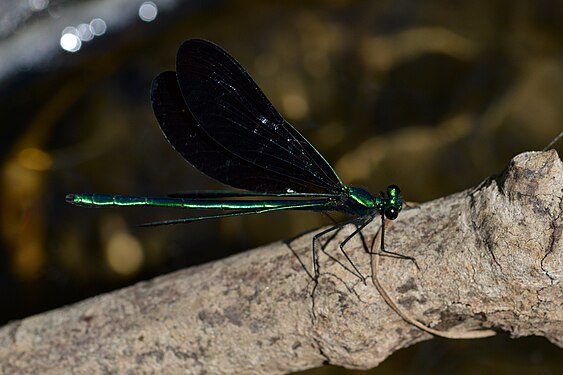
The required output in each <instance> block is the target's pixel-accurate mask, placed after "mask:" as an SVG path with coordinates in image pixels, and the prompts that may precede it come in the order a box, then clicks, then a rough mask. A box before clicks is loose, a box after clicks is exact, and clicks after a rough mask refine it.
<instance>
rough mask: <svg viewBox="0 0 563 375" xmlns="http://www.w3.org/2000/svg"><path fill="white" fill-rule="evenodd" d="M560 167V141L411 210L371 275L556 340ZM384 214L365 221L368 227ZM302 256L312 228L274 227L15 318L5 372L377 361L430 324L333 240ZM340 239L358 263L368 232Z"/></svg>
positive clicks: (273, 369) (446, 316)
mask: <svg viewBox="0 0 563 375" xmlns="http://www.w3.org/2000/svg"><path fill="white" fill-rule="evenodd" d="M562 187H563V171H562V165H561V160H560V159H559V157H558V155H557V153H556V152H555V151H549V152H529V153H525V154H521V155H518V156H517V157H515V158H514V159H513V160H512V162H511V163H510V165H509V167H508V169H507V170H506V171H505V172H504V173H502V174H501V175H500V176H498V177H495V178H491V179H489V180H488V181H486V182H485V183H483V184H482V185H481V186H480V187H478V188H477V189H474V190H473V191H472V190H467V191H464V192H461V193H458V194H454V195H451V196H448V197H445V198H442V199H438V200H435V201H432V202H429V203H425V204H423V205H420V206H418V207H416V208H413V209H409V210H405V211H403V212H402V213H401V215H400V217H399V218H398V219H397V220H396V221H395V222H394V224H393V225H392V226H390V227H389V228H388V231H387V233H386V246H387V248H388V249H390V250H391V249H392V250H393V251H396V252H400V253H402V254H405V255H409V256H413V257H415V258H416V260H417V263H418V265H419V266H420V270H417V269H416V267H415V266H414V265H413V263H412V262H410V261H405V260H402V259H396V258H391V257H382V258H381V261H380V267H379V273H378V277H379V280H381V281H382V282H383V283H384V284H385V285H386V286H387V288H389V289H388V290H387V291H388V293H389V295H390V297H391V298H392V299H393V300H394V301H396V302H397V304H398V305H399V306H400V307H401V308H402V309H404V310H408V312H409V314H411V315H413V316H414V317H416V319H417V320H419V321H421V322H423V323H424V324H426V325H428V326H431V327H433V328H434V329H440V330H448V329H450V328H452V327H455V329H456V330H471V329H475V328H480V327H487V328H494V329H496V330H503V331H508V332H510V333H511V334H512V335H513V336H514V337H519V336H526V335H540V336H545V337H547V338H548V339H549V340H550V341H551V342H553V343H554V344H556V345H558V346H560V347H563V311H562V309H561V296H562V295H563V293H562V290H561V284H560V279H561V275H562V274H563V266H562V262H563V260H562V259H563V258H562V252H563V246H562V244H561V232H562V227H563V225H562V222H563V217H562V213H561V212H562V205H563V194H562ZM378 225H379V222H374V223H373V224H370V225H369V226H368V227H367V228H366V229H365V230H364V232H363V233H364V236H366V237H367V238H368V241H369V240H371V238H372V237H373V236H374V233H375V231H376V229H377V227H378ZM352 229H353V227H352V226H348V227H346V228H345V229H344V230H343V231H342V233H340V234H339V236H338V237H337V238H335V239H334V240H333V241H332V242H330V244H329V245H328V246H327V250H326V252H327V253H328V254H330V255H331V256H332V257H334V258H336V259H338V260H339V261H340V262H341V263H342V264H339V263H338V262H335V261H334V260H333V259H331V258H330V257H329V256H327V255H326V254H324V253H322V252H321V253H320V256H319V258H320V272H321V276H320V278H319V283H318V285H317V286H316V287H315V283H314V282H313V281H312V280H311V278H310V277H309V276H308V275H307V273H306V272H305V270H304V268H303V266H302V265H301V263H300V261H302V262H303V264H305V265H306V266H307V268H308V269H309V270H310V269H311V267H310V263H311V253H310V251H311V250H310V249H311V239H312V235H313V233H311V234H307V235H303V236H301V237H299V238H297V239H296V240H294V241H292V242H291V243H290V245H291V249H292V250H293V251H292V250H290V248H289V247H288V246H287V244H286V243H281V242H279V243H274V244H271V245H269V246H265V247H263V248H259V249H255V250H252V251H248V252H245V253H242V254H239V255H236V256H233V257H230V258H227V259H223V260H220V261H217V262H214V263H209V264H206V265H203V266H199V267H194V268H190V269H185V270H182V271H179V272H175V273H172V274H169V275H166V276H162V277H159V278H156V279H154V280H151V281H147V282H142V283H139V284H137V285H134V286H131V287H128V288H125V289H122V290H119V291H116V292H112V293H108V294H104V295H101V296H98V297H94V298H91V299H88V300H86V301H83V302H80V303H77V304H75V305H72V306H68V307H64V308H61V309H57V310H54V311H51V312H47V313H44V314H40V315H37V316H33V317H30V318H27V319H24V320H22V321H16V322H12V323H10V324H8V325H7V326H5V327H3V328H1V329H0V372H1V373H11V374H17V373H57V374H58V373H67V372H75V373H88V374H91V373H102V372H117V373H125V372H126V371H132V372H135V373H141V372H143V373H179V372H182V373H203V372H206V373H213V374H220V373H226V374H233V373H242V374H250V373H254V374H262V373H268V374H270V373H288V372H292V371H297V370H302V369H307V368H312V367H317V366H320V365H322V364H323V363H332V364H338V365H341V366H346V367H350V368H371V367H374V366H377V365H378V364H379V363H380V362H381V361H383V360H384V359H385V358H386V357H387V356H389V355H390V354H392V353H393V352H394V351H396V350H398V349H400V348H402V347H405V346H409V345H412V344H414V343H416V342H419V341H422V340H427V339H430V338H432V336H431V335H429V334H428V333H426V332H423V331H421V330H419V329H417V328H415V327H414V326H412V325H409V324H407V323H405V321H404V320H403V319H401V317H399V316H398V315H397V314H396V313H395V312H394V311H393V310H391V309H390V308H389V307H388V305H387V304H386V303H385V302H384V300H383V299H382V298H381V296H380V294H379V293H378V292H377V290H376V288H375V287H374V286H373V285H372V284H371V283H370V282H368V283H367V284H364V283H362V282H361V281H360V280H359V279H358V277H356V276H354V275H353V274H352V273H350V272H348V271H347V270H346V269H344V268H343V266H342V265H346V262H345V260H344V258H343V256H342V254H340V253H339V251H338V247H337V246H338V243H339V242H340V241H341V240H342V239H343V238H344V236H346V235H347V234H349V233H351V231H352ZM347 252H348V253H349V254H350V256H351V257H352V259H353V261H354V263H355V264H356V265H357V266H358V268H359V269H360V271H361V272H362V273H363V274H364V275H370V274H371V273H370V262H369V255H368V254H366V253H365V252H364V251H363V250H362V245H361V241H359V239H358V238H357V237H356V238H355V239H354V240H352V241H351V242H350V243H349V245H348V247H347Z"/></svg>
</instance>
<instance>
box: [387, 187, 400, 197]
mask: <svg viewBox="0 0 563 375" xmlns="http://www.w3.org/2000/svg"><path fill="white" fill-rule="evenodd" d="M392 191H395V195H399V194H401V189H400V188H399V187H398V186H397V185H389V186H387V194H391V192H392Z"/></svg>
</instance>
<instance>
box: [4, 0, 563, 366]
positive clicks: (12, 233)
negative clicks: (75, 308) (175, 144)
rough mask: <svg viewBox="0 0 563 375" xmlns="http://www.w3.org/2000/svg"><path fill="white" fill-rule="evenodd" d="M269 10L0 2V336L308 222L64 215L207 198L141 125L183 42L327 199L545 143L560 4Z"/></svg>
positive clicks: (460, 180)
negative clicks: (317, 164)
mask: <svg viewBox="0 0 563 375" xmlns="http://www.w3.org/2000/svg"><path fill="white" fill-rule="evenodd" d="M281 3H282V2H273V1H262V2H255V1H219V0H216V1H203V0H201V1H187V0H186V1H180V0H177V1H176V0H161V1H157V0H153V2H143V1H135V0H91V1H67V0H50V1H49V0H4V1H3V2H2V3H0V119H1V120H0V121H1V123H2V126H1V128H0V151H1V156H2V160H1V162H2V164H1V179H0V207H1V221H2V224H1V227H0V228H1V232H0V233H1V241H0V246H1V247H0V291H1V293H2V295H1V298H2V306H1V308H0V324H5V323H6V322H8V321H10V320H13V319H21V318H24V317H26V316H29V315H32V314H36V313H39V312H42V311H46V310H49V309H53V308H56V307H59V306H63V305H66V304H69V303H72V302H75V301H79V300H82V299H84V298H87V297H89V296H93V295H97V294H99V293H102V292H106V291H111V290H115V289H117V288H120V287H123V286H126V285H131V284H133V283H135V282H136V281H139V280H145V279H149V278H152V277H154V276H157V275H161V274H165V273H169V272H171V271H173V270H176V269H180V268H183V267H188V266H190V265H194V264H199V263H202V262H206V261H210V260H213V259H219V258H222V257H225V256H228V255H230V254H234V253H236V252H239V251H243V250H245V249H249V248H253V247H255V246H258V245H261V244H266V243H269V242H272V241H277V240H280V239H287V238H290V237H292V236H294V235H296V234H299V233H301V232H303V231H305V230H308V229H312V228H315V227H318V226H321V225H323V224H326V221H325V220H324V219H323V217H322V216H321V215H317V214H310V213H275V214H269V215H261V216H257V217H241V218H232V219H226V220H221V221H209V222H201V223H195V224H191V225H177V226H168V227H158V228H139V227H137V226H136V225H137V224H140V223H145V222H150V221H155V220H162V219H166V218H174V217H182V215H183V214H185V213H183V212H178V211H170V210H166V209H149V208H144V209H142V208H128V209H127V208H123V209H83V208H78V207H74V206H70V205H68V204H65V202H64V196H65V194H67V193H73V192H74V193H79V192H98V193H116V194H130V195H131V194H138V195H146V194H152V195H162V194H166V193H171V192H181V191H186V190H190V189H213V188H219V187H220V186H219V184H218V183H216V182H214V181H212V180H210V179H209V178H207V177H205V176H203V175H202V174H201V173H199V172H198V171H197V170H195V169H194V168H192V167H190V166H189V165H188V164H187V163H186V162H185V161H183V160H182V158H181V157H180V156H179V155H177V154H176V153H175V151H174V150H173V149H172V148H171V147H170V145H169V144H168V143H167V141H166V140H165V138H164V137H163V136H162V134H161V132H160V129H159V128H158V125H157V122H156V119H155V117H154V116H153V114H152V110H151V107H150V101H149V88H150V84H151V80H152V79H153V77H155V76H156V75H157V74H158V73H159V72H161V71H163V70H170V69H174V62H175V56H176V50H177V48H178V47H179V46H180V44H181V42H182V41H184V40H185V39H189V38H194V37H198V38H204V39H208V40H211V41H213V42H215V43H217V44H219V45H220V46H222V47H223V48H225V49H227V50H228V51H229V52H230V53H231V54H232V55H233V56H234V57H235V58H236V59H237V60H239V61H240V62H241V64H242V65H243V66H244V67H246V69H247V70H248V71H249V73H250V74H251V75H252V76H253V78H254V79H255V80H256V81H257V83H258V84H259V85H260V87H261V88H262V89H263V90H264V92H265V93H266V95H267V96H268V97H269V98H270V100H271V101H272V102H273V103H274V105H275V106H276V107H277V108H278V109H279V110H280V112H281V113H282V114H283V115H284V116H285V117H286V118H287V119H288V120H289V121H290V122H291V123H293V124H294V125H295V126H296V128H297V129H298V130H299V131H301V132H302V133H303V134H304V135H305V136H306V137H307V138H308V139H309V140H310V141H311V142H312V143H313V144H314V145H315V146H316V147H317V148H318V149H319V151H320V152H321V153H322V154H323V155H325V157H326V158H327V160H329V162H331V164H333V165H334V166H335V168H336V170H337V173H338V174H339V175H340V177H341V178H342V180H343V181H344V182H345V183H353V184H357V185H361V186H365V187H367V188H368V189H369V190H371V191H379V190H381V189H384V188H385V186H387V185H388V184H389V183H395V184H398V185H399V186H401V187H402V188H403V195H404V197H405V198H406V199H407V200H410V201H418V202H424V201H428V200H431V199H434V198H438V197H441V196H443V195H446V194H450V193H453V192H456V191H460V190H463V189H466V188H469V187H471V186H473V185H476V184H478V183H479V182H480V181H481V180H483V179H485V178H486V177H487V176H489V175H491V174H494V173H498V172H500V171H501V170H502V168H504V167H505V166H506V165H507V163H508V162H509V161H510V159H511V158H512V157H513V156H515V155H516V154H518V153H521V152H524V151H531V150H541V149H542V148H543V147H544V146H545V145H546V144H547V143H548V142H549V141H550V140H551V139H552V138H553V137H554V136H556V135H557V133H559V132H560V131H561V130H562V127H563V106H562V103H563V101H562V99H563V67H562V52H563V50H562V36H563V30H562V25H563V6H562V3H561V1H552V0H540V1H519V0H516V1H484V0H483V1H470V0H460V1H445V0H444V1H429V2H424V3H420V2H418V1H391V0H388V1H346V0H340V1H338V0H334V1H322V2H321V1H310V2H303V1H285V2H283V4H281ZM561 143H563V142H560V143H559V145H558V146H556V148H558V151H559V152H560V153H561V150H562V148H561ZM241 282H244V280H241ZM561 358H562V356H561V350H560V349H558V348H557V347H555V346H554V345H551V344H549V342H547V341H546V340H544V339H543V338H537V337H536V338H533V337H532V338H523V339H518V340H512V339H510V338H508V337H506V336H502V335H501V336H499V337H496V338H492V339H486V340H473V341H461V342H460V341H452V340H441V339H436V340H431V341H428V342H424V343H420V344H418V345H415V346H413V347H411V348H408V349H404V350H401V351H399V352H397V353H395V354H394V355H393V356H391V357H390V358H389V359H388V360H386V361H385V362H384V363H383V364H382V365H381V366H379V367H378V368H377V369H375V370H373V373H378V374H387V373H414V374H433V373H458V374H475V373H493V372H494V373H497V374H515V373H521V374H555V373H560V371H561V369H562V368H563V361H562V359H561ZM306 373H307V374H352V373H353V374H356V373H360V372H358V371H349V370H345V369H341V368H338V367H325V368H322V369H316V370H310V371H307V372H306Z"/></svg>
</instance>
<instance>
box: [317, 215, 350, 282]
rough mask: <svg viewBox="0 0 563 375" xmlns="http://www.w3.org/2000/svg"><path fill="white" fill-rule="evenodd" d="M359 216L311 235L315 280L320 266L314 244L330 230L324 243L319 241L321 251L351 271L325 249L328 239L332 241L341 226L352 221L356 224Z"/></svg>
mask: <svg viewBox="0 0 563 375" xmlns="http://www.w3.org/2000/svg"><path fill="white" fill-rule="evenodd" d="M359 219H360V218H353V219H351V220H348V221H345V222H342V223H339V224H337V225H335V226H332V227H330V228H328V229H325V230H323V231H322V232H320V233H317V234H315V236H313V241H312V248H313V270H314V274H315V282H317V281H318V278H319V275H320V271H319V269H320V266H319V259H318V254H317V248H316V246H315V245H316V244H317V242H320V238H321V237H323V236H324V235H326V234H328V233H330V232H334V233H333V234H332V235H331V236H330V237H329V238H328V240H327V241H326V242H325V243H321V244H320V245H321V251H322V252H323V253H324V254H326V255H327V256H328V257H329V258H331V259H332V260H334V261H335V262H337V263H338V264H340V265H341V266H342V267H344V268H345V269H346V270H347V271H349V272H352V273H353V271H351V270H350V269H349V268H348V267H346V266H345V265H343V264H342V263H341V262H340V261H339V260H338V259H336V258H335V257H333V256H332V255H330V254H328V253H327V252H326V251H325V249H326V246H327V245H328V244H329V243H330V241H332V240H333V239H334V238H335V237H336V236H337V235H338V233H339V232H340V231H341V230H342V228H344V227H345V226H346V225H348V224H351V223H354V224H356V222H357V221H358V220H359Z"/></svg>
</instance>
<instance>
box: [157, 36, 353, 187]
mask: <svg viewBox="0 0 563 375" xmlns="http://www.w3.org/2000/svg"><path fill="white" fill-rule="evenodd" d="M176 66H177V73H176V74H177V76H178V83H179V86H180V91H181V93H182V96H183V98H184V101H185V103H186V105H187V107H188V108H189V110H190V112H191V114H192V115H193V117H194V118H195V120H196V125H197V126H199V127H200V129H202V130H203V131H204V132H205V133H206V134H207V135H208V136H209V138H210V139H211V140H213V141H215V142H216V144H217V145H220V146H221V147H222V148H223V149H225V150H227V151H228V152H229V153H230V154H232V155H235V156H236V157H238V158H239V159H240V161H241V162H242V161H244V162H245V163H248V164H247V165H248V166H254V168H256V171H255V172H254V175H256V176H258V175H260V174H261V173H264V172H265V171H267V172H269V174H271V175H275V176H278V177H279V180H278V181H277V183H276V184H275V186H274V185H270V186H269V189H268V191H271V192H279V193H283V192H288V191H295V192H303V193H311V192H316V193H335V194H338V193H340V192H341V188H342V183H341V182H340V179H339V178H338V176H337V175H336V173H335V172H334V170H333V169H332V167H331V166H330V165H329V164H328V163H327V162H326V160H325V159H324V158H323V157H322V156H321V154H320V153H319V152H318V151H317V150H316V149H315V148H314V147H313V146H312V145H311V144H310V143H309V142H308V141H307V140H306V139H305V138H304V137H303V136H302V135H301V134H300V133H299V132H298V131H297V130H295V129H294V128H293V127H292V126H291V125H290V124H289V123H288V122H287V121H285V120H284V119H283V118H282V117H281V115H280V114H279V113H278V112H277V111H276V109H275V108H274V107H273V105H272V104H271V103H270V102H269V100H268V99H267V98H266V96H265V95H264V94H263V93H262V91H261V90H260V88H258V86H257V85H256V83H255V82H254V81H253V80H252V78H251V77H250V76H249V75H248V73H246V71H245V70H244V69H243V68H242V67H241V66H240V65H239V64H238V63H237V62H236V61H235V59H233V58H232V57H231V56H230V55H229V54H228V53H227V52H225V51H224V50H222V49H221V48H220V47H218V46H216V45H214V44H212V43H210V42H207V41H204V40H198V39H192V40H188V41H186V42H184V43H183V44H182V46H181V47H180V49H179V50H178V56H177V60H176ZM163 130H164V129H163ZM165 133H166V131H165ZM167 136H168V135H167ZM168 138H169V139H170V138H171V137H169V136H168ZM181 153H182V152H181ZM182 155H184V157H186V159H187V160H188V161H190V162H192V160H191V159H190V157H187V156H186V155H185V154H184V153H182ZM192 164H194V165H195V166H196V167H197V168H199V169H200V170H201V171H202V172H204V173H206V174H210V173H208V170H207V169H205V168H200V167H198V166H197V165H196V164H195V163H192ZM212 177H215V178H217V179H219V180H221V179H220V178H218V177H217V176H212ZM245 178H246V177H245V176H240V175H237V174H235V172H234V171H233V172H229V181H230V182H228V184H229V185H231V186H235V187H241V188H244V189H247V190H256V187H255V186H254V185H252V186H251V185H248V184H247V183H246V182H245V181H243V180H244V179H245ZM239 179H240V180H239Z"/></svg>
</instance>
